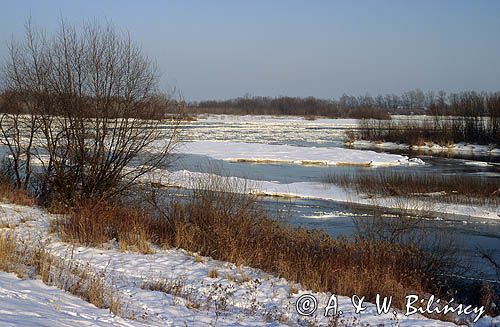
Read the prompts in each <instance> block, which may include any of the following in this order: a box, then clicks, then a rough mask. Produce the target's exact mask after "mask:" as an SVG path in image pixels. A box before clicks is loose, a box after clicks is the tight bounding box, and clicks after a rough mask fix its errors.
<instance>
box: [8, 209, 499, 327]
mask: <svg viewBox="0 0 500 327" xmlns="http://www.w3.org/2000/svg"><path fill="white" fill-rule="evenodd" d="M0 208H1V209H2V210H0V213H1V215H2V219H4V220H7V221H9V223H11V225H13V226H17V227H16V229H15V235H16V237H17V238H18V240H19V241H23V242H25V243H26V244H28V246H33V247H39V246H40V244H46V245H45V248H46V250H47V251H48V252H49V253H50V254H51V255H53V256H55V257H58V258H60V259H62V260H71V262H72V263H73V265H72V266H73V267H75V265H74V264H80V265H85V267H88V268H90V269H92V270H93V271H95V272H98V273H99V275H101V274H102V276H104V277H103V278H104V279H105V281H106V285H108V287H109V288H112V289H113V292H114V293H115V295H116V296H118V297H119V298H120V299H121V300H122V301H123V302H122V303H125V304H126V305H125V306H124V309H123V313H122V314H121V315H122V316H126V317H129V318H130V317H133V318H135V320H131V319H124V318H119V317H114V316H113V315H112V314H110V313H109V312H108V311H106V310H101V309H97V308H95V307H93V306H92V305H90V304H88V303H85V302H83V301H82V300H80V299H78V298H75V297H74V296H71V295H69V294H67V293H64V292H62V291H60V290H58V289H56V288H54V287H49V286H45V285H44V284H43V283H41V282H40V281H36V280H19V279H18V278H16V277H15V276H14V275H12V274H6V273H0V308H1V309H0V313H2V315H1V316H0V322H1V323H3V324H2V326H3V325H6V326H8V325H9V324H10V325H13V326H17V325H23V326H27V325H33V324H38V325H42V326H43V325H45V326H51V325H54V322H55V321H57V325H63V326H64V325H67V326H78V325H83V326H86V325H92V326H106V325H118V326H142V325H146V324H147V325H149V326H179V325H188V326H206V325H209V324H216V325H217V326H235V325H240V326H263V325H276V326H277V325H280V324H282V323H287V324H292V325H297V324H299V323H301V322H302V323H304V320H308V321H309V322H312V321H314V322H316V323H318V324H321V325H325V324H327V323H328V320H327V318H325V317H324V316H323V312H321V311H322V310H318V312H317V314H316V316H313V317H311V318H302V317H299V316H298V314H297V313H296V312H295V309H294V307H295V301H296V299H297V297H298V296H299V295H302V294H306V293H308V294H313V295H314V296H315V297H317V299H318V302H319V303H320V304H321V305H320V309H321V308H322V307H324V306H325V305H326V303H327V300H328V298H329V296H330V295H331V294H326V293H313V292H311V291H308V290H306V289H303V288H302V287H301V286H300V285H295V287H297V288H298V294H292V293H291V287H292V285H293V284H292V283H290V282H288V281H286V280H284V279H282V278H277V277H274V276H272V275H269V274H267V273H264V272H262V271H260V270H258V269H253V268H249V267H244V266H236V265H234V264H231V263H227V262H222V261H217V260H213V259H211V258H208V257H201V260H200V259H197V260H195V257H194V256H193V254H191V253H188V252H186V251H184V250H181V249H168V250H162V249H156V251H155V253H154V254H149V255H144V254H138V253H133V252H120V251H119V249H118V248H117V245H116V244H114V242H113V241H110V242H109V244H107V247H106V248H105V249H101V248H90V247H83V246H72V245H70V244H66V243H62V242H60V241H59V240H58V239H57V237H55V236H54V235H49V234H48V232H47V228H48V225H49V222H50V220H51V219H54V217H55V216H54V215H51V214H47V213H45V212H43V211H42V210H41V209H37V208H29V207H21V206H15V205H8V204H2V205H0ZM69 254H70V255H69ZM211 270H216V271H217V272H218V277H216V278H210V277H208V272H209V271H211ZM159 279H162V280H174V281H182V283H183V285H184V292H183V294H177V295H174V294H169V293H168V292H166V293H165V292H159V291H150V290H148V289H144V288H142V287H141V285H143V284H144V283H148V282H154V281H156V280H159ZM221 296H224V297H225V298H226V299H228V301H227V303H226V304H225V305H223V306H222V309H221V306H220V305H219V309H217V310H216V309H215V307H216V302H217V301H220V299H221ZM193 301H195V302H197V303H198V304H199V306H197V307H193V306H192V305H189V304H190V303H192V302H193ZM220 303H221V302H219V304H220ZM338 304H339V307H340V308H341V309H342V311H343V314H342V316H341V317H342V319H345V321H346V322H348V323H354V322H356V323H359V324H360V325H361V324H363V325H364V324H370V325H372V326H377V325H385V324H387V325H393V324H397V325H398V326H454V324H451V323H448V322H442V321H437V320H430V319H427V318H425V317H423V316H421V315H418V314H416V315H411V316H405V315H404V314H403V313H402V312H396V315H394V313H392V312H390V313H387V314H382V315H378V314H377V313H376V307H375V305H373V304H366V311H364V312H363V313H360V314H356V313H355V312H354V308H353V306H352V304H351V299H350V298H348V297H345V296H338ZM498 322H500V320H499V319H498V318H494V319H493V318H489V317H485V318H482V319H481V320H480V321H479V322H478V323H479V324H485V323H498Z"/></svg>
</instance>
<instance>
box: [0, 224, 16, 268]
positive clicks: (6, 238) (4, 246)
mask: <svg viewBox="0 0 500 327" xmlns="http://www.w3.org/2000/svg"><path fill="white" fill-rule="evenodd" d="M15 253H16V240H15V238H14V236H13V235H12V234H10V233H0V270H2V271H7V272H11V271H12V269H13V267H12V265H13V263H14V258H15Z"/></svg>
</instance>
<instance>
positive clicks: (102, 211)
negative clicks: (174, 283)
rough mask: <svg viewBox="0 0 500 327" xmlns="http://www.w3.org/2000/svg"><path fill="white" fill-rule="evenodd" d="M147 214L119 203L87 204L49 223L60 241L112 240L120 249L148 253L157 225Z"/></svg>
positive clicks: (89, 241) (101, 242) (83, 242)
mask: <svg viewBox="0 0 500 327" xmlns="http://www.w3.org/2000/svg"><path fill="white" fill-rule="evenodd" d="M157 227H161V226H158V225H157V224H155V222H154V221H153V220H152V219H151V217H150V216H149V215H148V214H147V213H146V212H144V210H141V209H139V208H138V207H130V206H124V205H120V204H105V203H96V204H92V203H87V204H84V205H82V206H80V207H79V208H76V209H74V210H72V211H71V212H70V213H69V214H67V215H65V216H64V217H62V218H59V219H56V220H53V221H52V222H51V226H50V231H51V232H54V231H56V232H57V233H58V234H59V235H60V237H61V238H62V240H63V241H65V242H73V243H74V242H76V243H79V244H86V245H93V246H96V245H102V244H103V243H106V242H109V241H110V240H113V239H114V240H116V241H118V242H119V244H120V250H122V251H128V250H131V251H137V252H141V253H144V254H149V253H152V252H153V251H152V249H151V246H150V244H151V242H153V241H157V240H158V237H157V235H156V234H157V232H158V228H157Z"/></svg>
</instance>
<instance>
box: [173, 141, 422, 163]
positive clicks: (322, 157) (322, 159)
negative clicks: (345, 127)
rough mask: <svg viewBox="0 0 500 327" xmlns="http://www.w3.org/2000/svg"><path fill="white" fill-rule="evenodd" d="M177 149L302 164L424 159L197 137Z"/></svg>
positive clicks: (225, 157) (227, 157) (220, 156)
mask: <svg viewBox="0 0 500 327" xmlns="http://www.w3.org/2000/svg"><path fill="white" fill-rule="evenodd" d="M177 151H178V152H181V153H189V154H197V155H204V156H209V157H212V158H214V159H219V160H226V161H247V162H253V163H289V164H300V165H324V166H335V165H362V166H400V165H419V164H422V163H423V161H421V160H420V159H419V160H415V159H411V160H410V159H408V157H406V156H401V155H397V154H386V153H377V152H374V151H364V150H352V149H345V148H333V147H328V148H327V147H299V146H292V145H271V144H259V143H243V142H217V141H196V142H186V143H183V144H181V145H180V146H179V147H178V148H177Z"/></svg>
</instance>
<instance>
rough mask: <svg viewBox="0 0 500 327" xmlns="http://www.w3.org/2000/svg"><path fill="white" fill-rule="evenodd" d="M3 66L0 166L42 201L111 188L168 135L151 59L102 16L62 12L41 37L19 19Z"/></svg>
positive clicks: (148, 166)
mask: <svg viewBox="0 0 500 327" xmlns="http://www.w3.org/2000/svg"><path fill="white" fill-rule="evenodd" d="M3 72H4V74H3V76H2V83H3V87H4V90H5V92H4V96H3V99H2V109H3V113H2V114H1V115H0V142H1V143H2V144H3V146H4V148H5V149H6V150H7V156H6V157H5V158H4V160H5V164H6V167H4V168H5V170H4V173H5V172H8V174H9V176H10V178H11V180H12V183H13V184H14V185H15V186H16V187H17V188H22V189H26V190H28V189H29V190H31V191H34V192H35V193H36V195H37V196H39V197H40V198H41V200H43V202H44V203H46V204H51V205H52V204H54V202H59V204H61V205H64V206H73V205H75V204H76V203H77V202H80V201H85V200H88V199H104V198H110V197H113V196H115V195H117V194H119V193H120V192H123V191H124V190H125V189H127V188H129V187H130V186H131V185H133V184H134V183H135V182H136V181H137V180H138V178H139V177H141V176H142V175H144V174H146V173H147V172H149V171H151V170H153V169H155V168H157V167H159V166H160V165H161V164H162V163H163V162H164V159H165V158H166V156H167V154H169V153H170V151H171V149H172V146H173V145H174V141H175V126H174V125H172V128H171V129H165V128H159V124H160V123H161V122H160V120H159V119H158V118H163V106H164V105H165V98H164V97H162V96H161V95H160V92H159V88H158V74H157V68H156V66H155V64H154V62H153V61H151V60H150V59H148V58H147V57H146V56H144V55H143V54H142V52H141V51H140V49H139V48H138V47H137V46H135V45H134V44H133V43H132V41H131V39H130V37H129V36H128V35H123V34H119V33H117V32H115V30H114V29H113V27H112V26H111V25H104V26H103V25H100V24H98V23H87V24H85V25H84V26H83V28H82V29H80V30H78V29H77V28H76V27H74V26H70V25H68V24H67V23H65V22H61V24H60V27H59V29H58V31H57V32H56V33H55V34H54V35H53V36H52V37H47V36H46V35H45V34H44V33H43V32H42V31H41V30H38V29H36V28H34V27H33V25H32V24H31V22H28V23H27V24H26V34H25V38H24V40H22V41H19V42H15V41H13V42H12V44H10V47H9V54H8V57H7V58H6V62H5V65H4V67H3ZM162 124H164V123H162ZM153 148H154V149H153ZM152 149H153V150H152ZM56 204H57V203H56Z"/></svg>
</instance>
